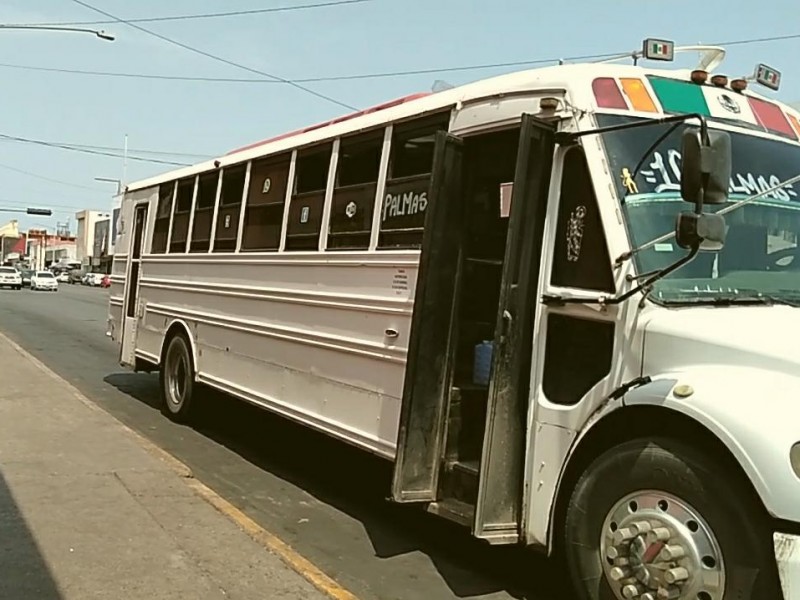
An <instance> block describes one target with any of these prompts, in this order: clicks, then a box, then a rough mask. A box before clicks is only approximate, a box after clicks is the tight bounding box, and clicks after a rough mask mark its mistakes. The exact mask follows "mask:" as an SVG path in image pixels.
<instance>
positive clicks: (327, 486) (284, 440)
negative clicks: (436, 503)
mask: <svg viewBox="0 0 800 600" xmlns="http://www.w3.org/2000/svg"><path fill="white" fill-rule="evenodd" d="M105 380H106V382H107V383H109V384H111V385H112V386H114V387H115V388H117V389H118V390H119V391H121V392H123V393H124V394H126V395H128V396H131V397H133V398H136V399H137V400H138V401H140V402H142V403H143V404H145V405H147V406H149V407H151V408H152V409H153V410H159V397H158V379H157V378H156V377H155V376H152V375H150V376H148V375H142V374H132V373H117V374H113V375H109V376H107V377H106V378H105ZM198 400H202V401H201V402H199V403H198V405H197V408H196V411H195V413H194V416H193V419H192V423H191V427H192V429H194V430H195V431H196V432H198V433H199V434H201V435H202V436H204V437H206V438H208V439H210V440H213V441H214V442H216V443H218V444H220V445H222V446H224V447H226V448H227V449H229V450H230V451H232V452H234V453H235V454H237V455H238V456H240V457H241V458H243V459H244V460H246V461H247V462H249V463H250V464H252V465H254V466H255V467H257V468H258V469H260V470H262V471H265V472H267V473H270V474H271V475H273V476H276V477H279V478H280V479H282V480H284V481H287V482H289V483H291V484H292V485H294V486H296V487H297V488H299V489H301V490H303V491H304V492H306V493H307V494H310V495H311V496H313V497H314V498H316V499H317V500H319V501H320V502H322V503H324V504H326V505H329V506H332V507H333V508H335V509H336V510H338V511H341V512H343V513H345V514H346V515H348V516H349V517H350V518H352V519H355V520H357V521H358V522H359V523H360V524H361V525H362V526H363V528H364V531H365V533H366V535H367V537H368V538H369V544H371V546H372V551H373V552H374V556H376V557H378V558H380V559H384V560H390V559H393V558H396V557H400V556H404V555H411V554H415V553H419V554H421V555H423V556H424V557H426V558H427V560H428V561H429V562H430V564H431V565H432V566H433V567H434V568H435V569H436V572H437V573H438V575H439V576H440V578H441V580H442V582H443V583H444V584H445V585H446V586H447V587H448V588H449V589H450V591H451V593H452V594H453V596H454V597H456V598H476V599H477V598H483V597H491V598H492V600H495V598H501V597H503V596H502V595H500V596H498V595H497V594H505V597H511V598H519V599H524V600H567V599H564V598H560V597H558V596H556V595H555V588H556V585H555V584H556V581H555V577H554V576H553V574H552V573H553V565H552V564H550V563H549V562H548V561H547V560H546V559H544V558H543V557H542V556H541V555H539V554H536V553H534V552H531V551H526V550H524V549H521V548H518V547H491V546H489V545H488V544H486V543H483V542H481V541H479V540H476V539H475V538H473V537H471V536H470V535H469V532H468V531H467V530H465V529H462V528H461V527H459V526H457V525H455V524H452V523H450V522H448V521H445V520H443V519H441V518H438V517H434V516H433V515H430V514H428V513H425V512H423V511H422V510H420V509H418V508H416V507H412V506H401V505H397V504H393V503H391V502H390V501H388V500H387V496H388V494H389V490H390V483H391V464H390V463H389V462H388V461H386V460H384V459H381V458H379V457H376V456H373V455H371V454H368V453H367V452H365V451H363V450H360V449H358V448H355V447H352V446H350V445H348V444H346V443H344V442H341V441H339V440H335V439H332V438H330V437H328V436H326V435H323V434H320V433H317V432H315V431H312V430H309V429H308V428H306V427H304V426H301V425H298V424H296V423H294V422H292V421H289V420H287V419H285V418H283V417H280V416H277V415H274V414H271V413H269V412H267V411H265V410H263V409H261V408H258V407H255V406H252V405H250V404H247V403H246V402H242V401H239V400H236V399H234V398H231V397H229V396H226V395H225V394H222V393H219V392H216V391H214V390H203V394H202V397H201V398H198ZM165 420H166V418H165ZM145 433H146V432H145ZM178 458H181V457H180V456H178ZM276 533H278V534H279V532H276ZM292 535H295V536H297V539H296V540H291V541H292V542H293V544H292V545H294V546H296V547H297V549H298V551H300V552H301V553H303V547H304V546H305V545H306V543H307V544H308V546H309V547H316V546H318V542H316V541H315V540H314V538H315V537H316V536H318V535H319V534H318V532H315V531H314V530H313V529H309V530H303V529H302V528H295V529H293V530H292ZM340 551H342V552H344V551H346V546H345V547H342V548H341V549H340ZM309 558H311V559H312V560H314V558H313V557H309ZM417 562H418V561H417ZM417 562H415V563H414V564H417ZM404 564H408V563H404ZM419 564H420V565H421V568H424V562H421V563H419ZM322 566H323V568H324V565H322ZM404 568H408V567H404ZM336 570H337V571H339V572H345V571H346V568H344V567H340V568H337V569H336ZM410 576H411V577H416V576H417V574H416V573H412V574H410ZM342 583H343V584H345V585H346V584H347V582H346V581H342ZM401 597H402V598H405V596H398V598H401ZM409 597H411V596H409Z"/></svg>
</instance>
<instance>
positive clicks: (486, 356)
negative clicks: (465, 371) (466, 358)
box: [472, 340, 494, 385]
mask: <svg viewBox="0 0 800 600" xmlns="http://www.w3.org/2000/svg"><path fill="white" fill-rule="evenodd" d="M493 351H494V343H493V342H490V341H488V340H484V341H483V342H481V343H480V344H477V345H476V346H475V353H474V362H473V369H472V383H474V384H475V385H489V377H490V376H491V373H492V352H493Z"/></svg>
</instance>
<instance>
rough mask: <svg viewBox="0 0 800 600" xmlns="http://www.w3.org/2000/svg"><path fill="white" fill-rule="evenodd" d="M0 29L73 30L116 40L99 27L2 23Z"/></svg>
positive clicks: (108, 39) (107, 39) (102, 38)
mask: <svg viewBox="0 0 800 600" xmlns="http://www.w3.org/2000/svg"><path fill="white" fill-rule="evenodd" d="M0 29H27V30H34V31H36V30H38V31H72V32H77V33H91V34H92V35H96V36H97V37H99V38H100V39H101V40H106V41H109V42H113V41H114V36H113V35H111V34H110V33H106V32H105V31H102V30H98V29H88V28H85V27H62V26H59V25H0Z"/></svg>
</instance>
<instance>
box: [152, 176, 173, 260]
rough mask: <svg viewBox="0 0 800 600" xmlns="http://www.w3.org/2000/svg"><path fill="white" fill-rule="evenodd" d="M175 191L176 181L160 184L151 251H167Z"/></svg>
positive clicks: (159, 252)
mask: <svg viewBox="0 0 800 600" xmlns="http://www.w3.org/2000/svg"><path fill="white" fill-rule="evenodd" d="M174 192H175V182H174V181H170V182H169V183H162V184H161V185H160V186H158V207H157V208H156V223H155V227H154V228H153V243H152V244H151V246H150V252H152V253H153V254H164V253H165V252H166V251H167V236H168V235H169V217H170V215H171V214H172V196H173V194H174Z"/></svg>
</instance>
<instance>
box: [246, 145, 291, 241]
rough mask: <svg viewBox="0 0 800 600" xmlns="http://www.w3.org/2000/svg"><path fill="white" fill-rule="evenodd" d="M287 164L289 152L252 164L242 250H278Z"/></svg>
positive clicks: (286, 183)
mask: <svg viewBox="0 0 800 600" xmlns="http://www.w3.org/2000/svg"><path fill="white" fill-rule="evenodd" d="M291 162H292V155H291V153H289V154H282V155H280V156H270V157H268V158H262V159H261V160H256V161H253V166H252V167H250V185H249V186H248V190H247V207H246V208H245V213H244V233H243V234H242V236H243V239H242V250H243V251H251V252H252V251H259V250H261V251H264V250H267V251H275V250H277V249H278V248H279V247H280V245H281V229H282V227H283V207H284V205H285V204H286V188H287V186H288V184H289V166H290V165H291Z"/></svg>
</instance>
